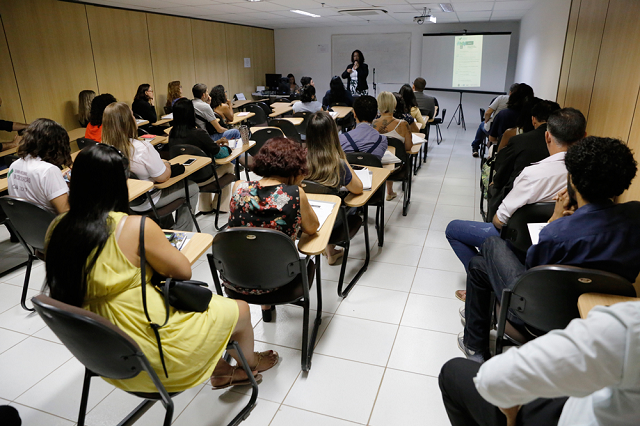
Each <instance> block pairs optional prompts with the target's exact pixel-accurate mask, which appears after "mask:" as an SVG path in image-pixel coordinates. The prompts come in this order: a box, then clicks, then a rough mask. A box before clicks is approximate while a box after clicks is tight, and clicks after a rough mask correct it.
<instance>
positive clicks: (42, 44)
mask: <svg viewBox="0 0 640 426" xmlns="http://www.w3.org/2000/svg"><path fill="white" fill-rule="evenodd" d="M0 14H2V16H3V22H4V25H5V30H6V34H7V42H8V45H9V50H10V51H11V56H12V58H13V64H14V69H15V73H16V77H17V81H18V88H19V90H20V97H21V99H22V106H23V110H24V114H25V119H26V121H28V122H30V121H33V120H35V119H36V118H39V117H48V118H51V119H53V120H56V121H57V122H59V123H61V124H62V125H63V126H65V127H66V128H67V129H74V128H77V127H79V124H78V121H77V120H76V118H75V114H76V112H77V102H78V93H79V92H80V91H81V90H84V89H92V90H95V91H97V90H98V87H97V83H96V74H95V68H94V65H93V56H92V52H91V43H90V41H89V28H88V26H87V17H86V13H85V6H84V5H82V4H74V3H66V2H61V1H54V0H21V1H10V0H3V1H2V2H0Z"/></svg>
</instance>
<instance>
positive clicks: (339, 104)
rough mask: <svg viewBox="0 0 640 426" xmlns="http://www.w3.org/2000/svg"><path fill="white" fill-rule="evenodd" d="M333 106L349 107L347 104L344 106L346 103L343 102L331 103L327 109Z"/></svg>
mask: <svg viewBox="0 0 640 426" xmlns="http://www.w3.org/2000/svg"><path fill="white" fill-rule="evenodd" d="M334 106H349V105H347V104H346V103H344V102H331V103H330V104H329V108H331V107H334Z"/></svg>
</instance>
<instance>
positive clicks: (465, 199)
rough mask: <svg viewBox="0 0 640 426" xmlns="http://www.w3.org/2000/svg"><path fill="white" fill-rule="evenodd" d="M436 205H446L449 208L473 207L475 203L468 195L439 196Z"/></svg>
mask: <svg viewBox="0 0 640 426" xmlns="http://www.w3.org/2000/svg"><path fill="white" fill-rule="evenodd" d="M438 204H446V205H449V206H464V207H474V206H475V201H474V199H473V198H472V197H469V196H468V195H453V194H440V197H439V198H438Z"/></svg>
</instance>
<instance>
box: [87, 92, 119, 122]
mask: <svg viewBox="0 0 640 426" xmlns="http://www.w3.org/2000/svg"><path fill="white" fill-rule="evenodd" d="M114 102H118V101H117V100H116V98H115V97H114V96H113V95H112V94H110V93H103V94H102V95H98V96H96V97H95V98H93V100H92V101H91V113H90V116H91V118H90V119H89V123H91V125H92V126H102V114H104V109H105V108H106V107H108V106H109V105H110V104H112V103H114Z"/></svg>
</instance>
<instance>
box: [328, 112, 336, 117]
mask: <svg viewBox="0 0 640 426" xmlns="http://www.w3.org/2000/svg"><path fill="white" fill-rule="evenodd" d="M329 114H331V117H333V118H336V117H337V116H338V112H337V111H330V112H329Z"/></svg>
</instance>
